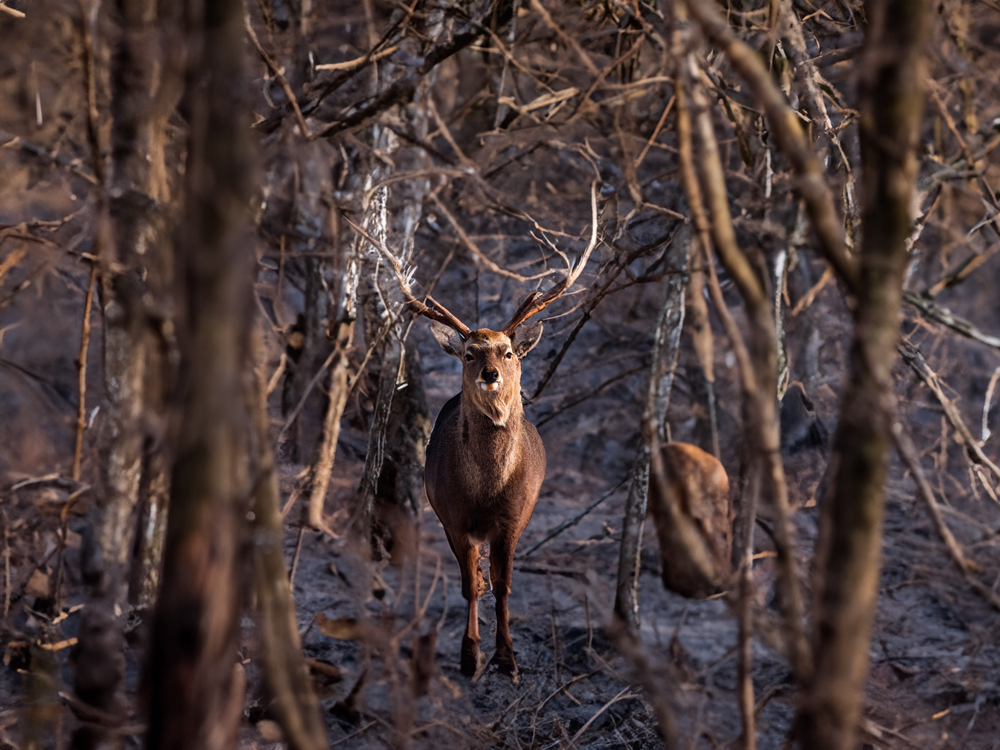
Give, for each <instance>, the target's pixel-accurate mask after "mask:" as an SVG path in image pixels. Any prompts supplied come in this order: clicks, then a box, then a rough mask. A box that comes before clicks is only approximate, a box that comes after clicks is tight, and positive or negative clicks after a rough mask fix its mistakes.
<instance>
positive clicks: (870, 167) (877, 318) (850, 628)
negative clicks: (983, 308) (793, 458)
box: [799, 0, 930, 750]
mask: <svg viewBox="0 0 1000 750" xmlns="http://www.w3.org/2000/svg"><path fill="white" fill-rule="evenodd" d="M866 7H867V11H868V21H869V27H868V32H867V45H866V51H865V63H864V64H863V65H862V68H861V70H862V71H863V73H862V78H861V81H862V96H861V120H860V124H861V156H862V173H863V174H862V201H863V209H862V211H863V221H862V226H863V242H862V251H861V258H860V260H861V266H860V275H859V284H858V289H857V309H856V312H855V340H854V345H853V347H852V350H851V358H850V370H849V375H848V380H847V383H846V388H845V390H844V395H843V401H842V404H841V413H840V414H841V415H840V421H839V423H838V428H837V435H836V438H835V440H834V449H833V459H832V462H831V474H832V485H831V488H830V490H829V492H828V494H827V498H828V499H827V500H826V502H825V503H824V505H823V514H822V519H821V526H820V548H819V552H818V558H819V559H818V564H817V578H818V580H817V587H816V588H817V603H818V611H817V613H816V633H815V649H816V666H815V673H814V677H813V680H812V684H811V686H810V688H809V691H808V694H807V696H806V700H805V702H804V703H803V706H802V710H801V713H800V715H799V730H800V736H799V737H800V742H801V743H802V747H805V748H809V750H825V749H827V748H828V749H829V750H835V749H836V750H846V749H847V748H853V747H854V745H855V742H856V740H855V737H856V734H857V726H858V721H859V719H860V716H861V707H862V702H863V700H864V693H865V682H866V679H867V675H868V649H869V643H870V640H871V628H872V620H873V618H874V613H875V603H876V600H877V595H878V581H879V570H880V566H881V548H882V519H883V512H884V501H885V496H884V493H885V482H886V474H887V471H888V451H889V448H890V446H891V444H892V434H891V431H890V428H891V414H892V385H893V380H892V365H893V363H894V362H895V359H896V342H897V339H898V337H899V323H900V314H901V313H900V304H901V298H902V287H903V279H904V274H905V271H906V266H907V263H908V260H909V258H908V254H907V251H906V244H905V243H906V239H907V238H908V237H909V235H910V232H911V216H910V211H911V208H912V196H913V189H914V185H915V181H916V173H917V161H916V159H915V147H916V143H917V139H918V137H919V131H920V122H921V118H922V115H923V101H924V99H923V85H924V81H923V43H924V38H925V35H926V27H927V19H928V9H929V7H930V3H928V2H926V0H921V1H920V2H908V1H907V0H874V1H873V2H870V3H867V4H866Z"/></svg>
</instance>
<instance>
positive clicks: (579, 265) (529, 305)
mask: <svg viewBox="0 0 1000 750" xmlns="http://www.w3.org/2000/svg"><path fill="white" fill-rule="evenodd" d="M590 221H591V227H590V243H589V244H588V245H587V249H586V250H584V251H583V255H581V256H580V258H579V259H578V260H577V261H576V264H575V265H573V266H572V268H570V269H569V271H568V272H567V274H566V276H565V277H564V278H563V279H562V281H560V282H559V283H557V284H556V285H555V286H553V287H552V288H551V289H549V290H548V291H547V292H532V293H531V294H529V295H528V297H527V299H525V300H524V302H522V303H521V305H520V307H518V308H517V311H516V312H515V313H514V316H513V317H512V318H511V319H510V322H509V323H507V325H505V326H504V327H503V332H504V333H506V334H507V335H508V336H512V335H513V334H514V331H515V330H516V329H517V327H518V326H519V325H521V324H522V323H524V322H525V321H526V320H528V318H530V317H532V316H533V315H537V314H538V313H540V312H541V311H542V310H544V309H545V308H546V307H548V306H549V305H551V304H552V303H553V302H555V301H556V300H557V299H559V298H560V297H561V296H562V295H563V294H564V293H565V292H566V290H567V289H569V288H570V287H571V286H573V282H575V281H576V280H577V279H578V278H579V277H580V274H581V273H583V269H584V267H585V266H586V265H587V261H588V260H590V254H591V253H592V252H594V248H595V247H597V180H594V181H593V182H592V183H591V184H590Z"/></svg>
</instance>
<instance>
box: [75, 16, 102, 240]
mask: <svg viewBox="0 0 1000 750" xmlns="http://www.w3.org/2000/svg"><path fill="white" fill-rule="evenodd" d="M100 7H101V2H100V0H80V15H81V19H80V28H81V31H82V32H83V67H84V83H85V84H86V95H87V143H88V144H89V145H90V156H91V160H92V161H93V163H94V176H96V177H97V183H98V185H100V186H102V187H103V186H105V185H107V180H106V176H105V170H104V156H103V152H102V149H101V136H100V113H99V112H98V109H97V80H96V78H97V72H96V64H97V61H96V51H95V49H94V47H95V44H96V42H95V39H94V31H95V29H96V27H97V14H98V12H99V11H100ZM102 192H103V191H102ZM99 232H100V230H98V233H99Z"/></svg>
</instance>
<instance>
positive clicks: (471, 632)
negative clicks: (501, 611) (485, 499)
mask: <svg viewBox="0 0 1000 750" xmlns="http://www.w3.org/2000/svg"><path fill="white" fill-rule="evenodd" d="M455 556H456V557H457V558H458V565H459V567H460V568H461V569H462V596H464V597H465V600H466V601H467V602H468V603H469V610H468V616H467V620H466V623H465V635H464V636H462V661H461V667H462V674H464V675H465V676H466V677H472V676H474V675H475V674H476V669H477V668H478V667H479V662H480V658H481V656H480V653H479V607H478V602H479V595H480V594H482V593H483V590H484V588H485V584H486V582H485V581H484V580H483V574H482V571H480V570H479V548H478V547H477V546H476V545H474V544H471V543H470V542H469V541H468V540H462V541H461V542H460V544H459V545H457V546H456V549H455Z"/></svg>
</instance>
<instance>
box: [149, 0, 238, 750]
mask: <svg viewBox="0 0 1000 750" xmlns="http://www.w3.org/2000/svg"><path fill="white" fill-rule="evenodd" d="M185 10H186V19H185V20H186V29H185V41H186V42H187V45H188V48H187V52H188V55H187V60H188V68H187V71H186V73H187V75H186V83H187V91H186V95H185V100H184V102H183V108H182V110H183V113H184V114H185V116H186V119H187V122H188V124H189V127H190V136H189V147H188V161H187V169H186V173H185V178H186V189H187V192H186V210H185V221H184V224H183V226H182V228H181V231H180V232H179V233H178V237H177V245H176V246H177V248H178V253H177V261H178V278H179V280H180V282H181V283H180V284H179V285H178V298H179V299H178V302H179V305H178V308H179V310H178V316H177V331H178V340H179V344H180V353H181V385H180V395H179V403H178V408H179V410H180V429H179V435H178V440H177V452H176V458H175V460H174V463H173V470H172V478H171V494H170V516H169V519H168V524H167V539H166V547H165V551H164V564H163V584H162V588H161V592H160V598H159V601H158V604H157V609H156V616H155V619H154V623H153V637H152V641H153V643H155V644H156V647H155V648H154V649H151V651H150V654H149V658H148V661H147V664H146V674H145V678H146V683H147V695H148V699H149V702H148V706H149V717H148V734H147V737H146V743H147V747H150V748H154V749H158V748H161V747H162V748H178V747H183V748H188V749H189V750H199V749H201V748H213V749H214V748H229V747H235V746H236V744H237V729H238V726H239V720H240V717H241V714H242V707H243V684H242V683H243V677H242V670H241V668H240V667H239V665H238V664H237V663H236V647H237V644H238V635H239V612H240V605H241V602H242V599H243V592H244V586H243V585H242V578H241V574H240V567H239V562H240V552H241V547H242V546H243V545H244V543H245V526H246V524H245V518H246V513H247V510H248V508H247V505H246V503H247V497H248V494H249V490H250V488H249V483H248V481H247V478H246V476H245V473H246V468H245V466H246V462H245V455H244V451H245V450H246V448H247V441H246V439H245V438H244V437H243V436H245V435H247V434H248V433H249V431H250V425H249V424H248V422H247V419H246V409H245V403H244V399H242V398H240V396H239V394H241V393H242V392H243V381H242V373H243V370H244V368H245V367H246V365H247V363H248V356H247V350H248V345H249V326H250V321H251V320H252V318H253V315H252V313H253V305H252V283H253V269H254V264H253V261H254V258H253V255H252V253H251V252H250V250H251V248H252V243H251V242H250V241H249V238H248V237H247V236H246V234H245V232H246V225H247V209H248V207H249V203H250V200H249V199H250V194H251V191H252V188H253V185H254V181H255V178H256V175H255V174H254V171H255V170H254V167H253V156H252V147H251V142H250V128H249V125H250V121H249V117H248V107H247V102H246V92H245V82H246V80H247V77H246V70H245V64H244V30H243V23H242V15H243V6H242V4H241V3H239V2H238V0H218V1H217V2H205V3H202V2H200V1H199V0H189V2H188V3H187V4H186V6H185Z"/></svg>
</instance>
